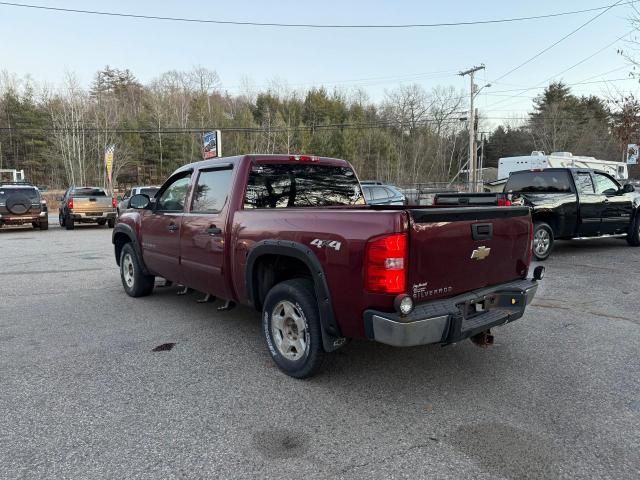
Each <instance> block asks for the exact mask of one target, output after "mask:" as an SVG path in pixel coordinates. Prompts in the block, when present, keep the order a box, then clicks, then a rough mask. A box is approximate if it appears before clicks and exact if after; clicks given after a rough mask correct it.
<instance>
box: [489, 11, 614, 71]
mask: <svg viewBox="0 0 640 480" xmlns="http://www.w3.org/2000/svg"><path fill="white" fill-rule="evenodd" d="M622 1H623V0H618V1H617V2H616V3H614V4H611V5H609V6H608V7H606V8H605V9H604V10H602V11H601V12H600V13H598V14H597V15H595V16H594V17H591V18H590V19H589V20H587V21H586V22H584V23H583V24H582V25H580V26H579V27H578V28H576V29H574V30H572V31H571V32H569V33H568V34H566V35H565V36H564V37H562V38H561V39H560V40H557V41H556V42H554V43H552V44H551V45H549V46H548V47H546V48H544V49H543V50H541V51H539V52H538V53H536V54H535V55H534V56H533V57H531V58H529V59H528V60H525V61H524V62H522V63H521V64H520V65H518V66H517V67H514V68H512V69H511V70H509V71H508V72H507V73H505V74H504V75H502V76H500V77H498V78H496V80H495V81H496V82H499V81H500V80H502V79H503V78H505V77H507V76H509V75H511V74H512V73H513V72H515V71H517V70H520V69H521V68H522V67H524V66H525V65H527V64H528V63H531V62H532V61H534V60H535V59H536V58H538V57H540V56H541V55H543V54H545V53H546V52H548V51H549V50H551V49H552V48H554V47H555V46H557V45H559V44H560V43H562V42H564V41H565V40H566V39H567V38H569V37H571V36H572V35H574V34H576V33H577V32H579V31H580V30H582V29H583V28H584V27H586V26H587V25H589V24H590V23H592V22H594V21H595V20H597V19H598V18H600V17H601V16H602V15H604V14H605V13H607V12H608V11H609V10H611V9H612V8H614V7H617V6H618V5H619V4H621V3H622Z"/></svg>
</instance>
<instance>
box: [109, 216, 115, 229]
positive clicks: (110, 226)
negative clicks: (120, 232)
mask: <svg viewBox="0 0 640 480" xmlns="http://www.w3.org/2000/svg"><path fill="white" fill-rule="evenodd" d="M107 225H108V227H109V228H113V227H115V226H116V219H115V218H110V219H109V220H107Z"/></svg>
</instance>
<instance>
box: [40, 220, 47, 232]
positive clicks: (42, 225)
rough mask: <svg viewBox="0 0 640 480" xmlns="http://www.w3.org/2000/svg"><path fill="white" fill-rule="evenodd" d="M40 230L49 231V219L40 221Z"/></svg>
mask: <svg viewBox="0 0 640 480" xmlns="http://www.w3.org/2000/svg"><path fill="white" fill-rule="evenodd" d="M40 230H49V219H48V218H47V219H44V220H41V221H40Z"/></svg>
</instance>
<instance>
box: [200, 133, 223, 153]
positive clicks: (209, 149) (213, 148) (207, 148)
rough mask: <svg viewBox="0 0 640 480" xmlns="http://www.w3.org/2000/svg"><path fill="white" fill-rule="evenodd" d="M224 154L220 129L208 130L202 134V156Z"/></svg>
mask: <svg viewBox="0 0 640 480" xmlns="http://www.w3.org/2000/svg"><path fill="white" fill-rule="evenodd" d="M221 156H222V142H221V132H220V130H214V131H213V132H207V133H205V134H204V135H202V158H203V159H205V160H206V159H207V158H216V157H221Z"/></svg>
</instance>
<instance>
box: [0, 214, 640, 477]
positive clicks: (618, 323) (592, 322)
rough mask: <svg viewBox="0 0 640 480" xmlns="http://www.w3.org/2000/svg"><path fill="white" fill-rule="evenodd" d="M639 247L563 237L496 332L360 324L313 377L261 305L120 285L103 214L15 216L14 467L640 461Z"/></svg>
mask: <svg viewBox="0 0 640 480" xmlns="http://www.w3.org/2000/svg"><path fill="white" fill-rule="evenodd" d="M639 261H640V248H631V247H628V246H627V244H626V242H625V241H624V240H604V241H576V242H560V243H559V244H558V246H557V248H556V251H555V252H554V253H553V255H552V257H551V259H550V260H549V261H548V262H546V267H547V277H546V278H545V279H544V281H543V282H542V284H541V287H540V289H539V291H538V296H537V297H536V299H535V301H534V303H533V305H532V306H531V307H530V308H529V309H528V311H527V313H526V315H525V317H524V318H522V319H521V320H518V321H517V322H515V323H513V324H511V325H508V326H505V327H503V328H498V329H495V330H494V333H495V336H496V344H495V345H494V346H493V347H491V348H486V349H485V348H479V347H477V346H475V345H473V344H472V343H471V342H469V341H465V342H463V343H460V344H457V345H454V346H449V347H445V348H443V347H440V346H427V347H416V348H410V349H395V348H392V347H387V346H384V345H378V344H375V343H373V342H367V341H353V342H351V343H349V344H348V345H347V346H346V347H344V348H342V349H341V350H339V351H337V352H336V353H335V354H333V355H332V356H331V357H330V358H329V361H328V362H327V364H326V366H325V369H324V370H323V372H322V373H320V374H319V375H318V376H317V377H315V378H312V379H310V380H304V381H301V380H295V379H291V378H289V377H287V376H285V375H284V374H282V373H281V372H280V371H279V370H278V369H277V368H276V367H275V366H274V364H273V363H272V361H271V359H270V357H269V355H268V353H267V349H266V346H265V343H264V341H263V339H262V336H261V330H260V318H259V314H258V313H256V312H254V311H252V310H250V309H248V308H244V307H239V308H237V309H235V310H233V311H230V312H225V313H221V312H218V311H216V307H217V306H219V303H210V304H200V303H196V300H197V299H198V298H199V297H200V295H199V294H196V293H194V294H192V295H187V296H176V292H177V289H176V288H159V287H158V288H156V290H155V292H154V294H153V295H151V296H149V297H146V298H141V299H133V298H129V297H128V296H127V295H125V293H124V291H123V289H122V286H121V283H120V277H119V273H118V269H117V267H116V265H115V262H114V258H113V249H112V246H111V231H110V230H109V229H108V228H105V227H96V226H83V225H79V226H77V227H76V229H75V230H74V231H66V230H64V229H61V228H59V227H58V226H57V225H54V224H52V225H51V228H50V230H49V231H46V232H40V231H37V230H32V229H30V228H28V229H2V230H0V266H1V268H0V412H2V417H1V418H0V478H2V479H5V478H6V479H20V478H24V479H34V478H38V479H40V478H69V479H80V478H89V479H96V478H117V479H128V478H153V479H173V478H189V479H191V478H225V479H226V478H307V479H313V478H363V479H365V478H366V479H370V478H385V479H386V478H438V479H445V478H451V479H462V478H465V479H466V478H478V479H493V478H497V479H522V478H532V479H538V478H552V479H556V478H594V479H616V480H619V479H637V478H640V359H639V357H640V315H639V312H640V296H639V295H638V290H639V288H638V287H639V286H640V269H639V268H638V262H639ZM167 343H175V346H174V347H173V348H172V349H170V350H164V351H157V352H154V351H153V349H154V348H155V347H158V346H160V345H163V344H167Z"/></svg>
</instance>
